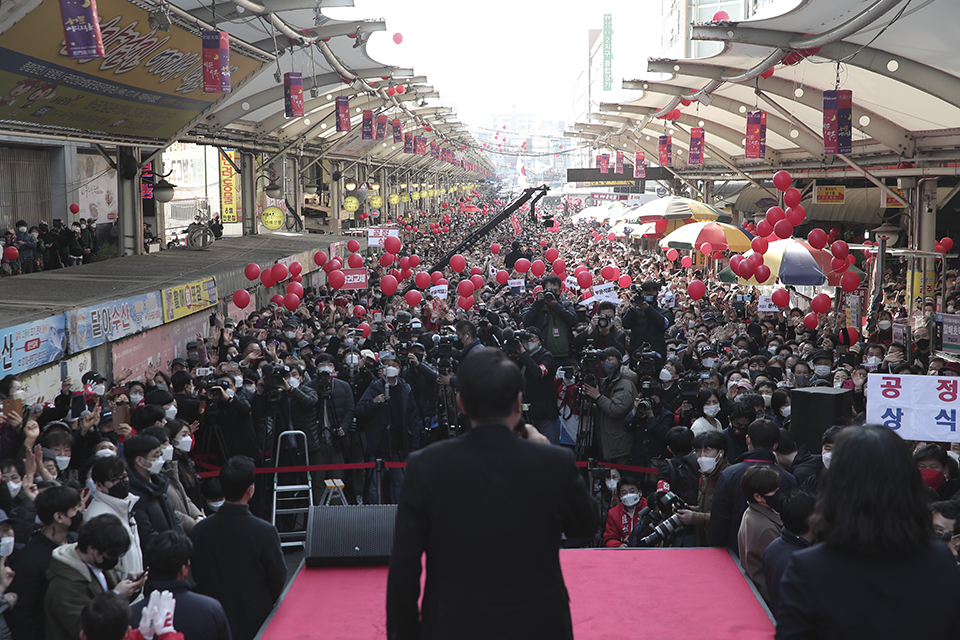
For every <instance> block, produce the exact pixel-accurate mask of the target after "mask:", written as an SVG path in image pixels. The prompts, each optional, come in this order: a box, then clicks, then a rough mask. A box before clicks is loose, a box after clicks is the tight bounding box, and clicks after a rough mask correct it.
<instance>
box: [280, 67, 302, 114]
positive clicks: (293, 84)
mask: <svg viewBox="0 0 960 640" xmlns="http://www.w3.org/2000/svg"><path fill="white" fill-rule="evenodd" d="M283 113H284V115H286V116H287V117H288V118H302V117H303V74H302V73H298V72H295V71H291V72H289V73H285V74H283Z"/></svg>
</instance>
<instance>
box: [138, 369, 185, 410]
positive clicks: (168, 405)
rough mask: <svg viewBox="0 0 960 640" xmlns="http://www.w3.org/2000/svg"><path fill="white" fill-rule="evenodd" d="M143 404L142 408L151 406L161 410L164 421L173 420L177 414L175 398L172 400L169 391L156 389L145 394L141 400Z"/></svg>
mask: <svg viewBox="0 0 960 640" xmlns="http://www.w3.org/2000/svg"><path fill="white" fill-rule="evenodd" d="M187 375H189V374H187ZM143 404H144V406H147V405H152V406H157V407H160V409H161V410H163V415H164V419H166V420H173V419H175V418H176V417H177V414H178V412H179V408H178V407H177V400H176V398H174V396H173V394H172V393H170V392H169V391H165V390H162V389H156V390H154V391H150V392H149V393H147V397H146V398H144V399H143Z"/></svg>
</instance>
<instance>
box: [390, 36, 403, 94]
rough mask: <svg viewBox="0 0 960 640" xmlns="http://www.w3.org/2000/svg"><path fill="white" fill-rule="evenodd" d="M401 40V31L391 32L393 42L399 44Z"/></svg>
mask: <svg viewBox="0 0 960 640" xmlns="http://www.w3.org/2000/svg"><path fill="white" fill-rule="evenodd" d="M401 42H403V34H402V33H395V34H393V43H394V44H400V43H401ZM392 88H393V87H391V89H392Z"/></svg>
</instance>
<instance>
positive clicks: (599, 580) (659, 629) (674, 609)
mask: <svg viewBox="0 0 960 640" xmlns="http://www.w3.org/2000/svg"><path fill="white" fill-rule="evenodd" d="M560 563H561V565H562V566H563V577H564V581H565V582H566V584H567V590H568V591H569V592H570V611H571V614H572V617H573V631H574V636H575V637H576V638H577V640H594V639H597V640H599V639H601V638H603V639H607V638H617V637H625V636H630V635H635V633H633V632H626V631H625V630H627V629H633V630H634V631H637V630H640V629H642V630H643V635H644V637H648V638H710V639H711V640H724V639H726V638H729V639H730V640H754V639H757V640H759V639H763V640H770V639H771V638H773V633H774V627H773V622H772V621H771V618H770V615H769V612H768V610H767V608H766V606H764V604H763V601H762V600H761V599H760V597H759V595H758V594H757V592H756V590H755V589H754V587H753V584H752V583H751V582H750V581H749V579H748V578H747V577H746V576H745V575H744V574H743V572H742V571H741V570H740V566H739V564H738V563H737V561H736V559H735V558H734V557H733V556H732V555H731V554H730V553H729V552H728V551H727V550H725V549H569V550H563V551H561V552H560ZM386 589H387V568H386V567H336V568H316V569H307V568H305V567H302V566H301V568H300V571H299V573H298V574H297V576H296V577H295V578H294V580H293V582H292V584H291V585H290V586H289V587H288V590H287V592H286V593H285V594H284V597H283V598H282V599H281V601H280V604H279V605H278V607H277V609H276V610H275V611H274V613H273V615H272V616H271V618H270V619H269V620H268V621H267V624H266V625H265V627H266V628H265V629H263V630H261V633H260V635H259V636H258V638H260V639H262V640H290V639H291V638H297V639H299V640H307V639H311V638H316V639H317V640H321V639H322V640H383V638H386V611H385V606H386Z"/></svg>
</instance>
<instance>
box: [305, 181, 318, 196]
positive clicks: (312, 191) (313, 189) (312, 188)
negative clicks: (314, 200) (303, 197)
mask: <svg viewBox="0 0 960 640" xmlns="http://www.w3.org/2000/svg"><path fill="white" fill-rule="evenodd" d="M319 190H320V186H319V185H318V184H317V183H316V182H308V183H307V184H305V185H303V192H304V193H306V194H307V195H311V196H313V195H316V193H317V191H319Z"/></svg>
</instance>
